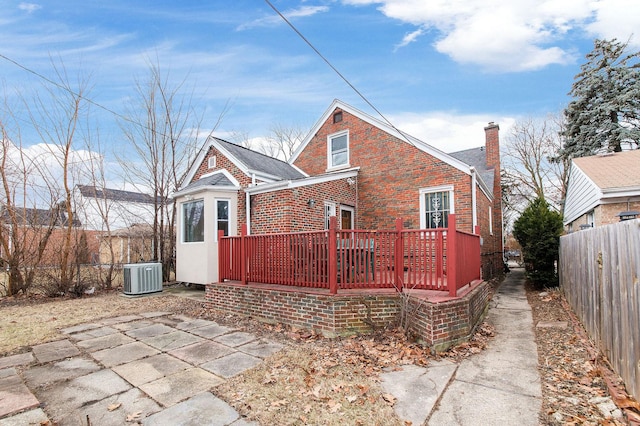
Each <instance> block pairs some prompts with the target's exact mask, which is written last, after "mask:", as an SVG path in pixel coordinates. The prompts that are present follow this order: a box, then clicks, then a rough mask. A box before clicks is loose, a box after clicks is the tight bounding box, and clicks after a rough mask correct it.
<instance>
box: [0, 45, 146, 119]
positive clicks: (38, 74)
mask: <svg viewBox="0 0 640 426" xmlns="http://www.w3.org/2000/svg"><path fill="white" fill-rule="evenodd" d="M0 58H2V59H4V60H6V61H8V62H11V63H12V64H14V65H15V66H17V67H19V68H22V69H23V70H25V71H27V72H28V73H31V74H33V75H35V76H36V77H38V78H41V79H42V80H44V81H46V82H47V83H49V84H52V85H54V86H56V87H57V88H58V89H62V90H65V91H67V92H69V93H71V94H72V95H73V96H75V97H77V98H80V99H84V100H85V101H87V102H89V103H90V104H91V105H95V106H97V107H98V108H100V109H103V110H105V111H107V112H109V113H111V114H113V115H115V116H116V117H119V118H121V119H123V120H126V121H128V122H129V123H132V124H135V125H138V126H141V127H143V128H145V129H147V130H151V129H149V128H148V127H146V126H145V125H143V124H141V123H138V122H136V121H133V120H132V119H130V118H129V117H127V116H124V115H122V114H120V113H119V112H116V111H114V110H112V109H110V108H107V107H106V106H104V105H102V104H99V103H98V102H95V101H93V100H91V99H90V98H87V97H84V96H82V95H81V94H79V93H76V92H74V91H73V90H71V89H70V88H68V87H66V86H64V85H62V84H60V83H58V82H56V81H53V80H51V79H50V78H49V77H46V76H44V75H42V74H40V73H39V72H37V71H35V70H32V69H31V68H28V67H26V66H24V65H22V64H21V63H19V62H17V61H15V60H13V59H11V58H9V57H7V56H5V55H3V54H2V53H0ZM152 131H153V130H152Z"/></svg>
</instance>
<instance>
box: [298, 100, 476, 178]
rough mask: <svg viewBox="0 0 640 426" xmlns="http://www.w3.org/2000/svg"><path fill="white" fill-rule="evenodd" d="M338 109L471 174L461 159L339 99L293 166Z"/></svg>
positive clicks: (313, 130) (308, 138) (304, 143)
mask: <svg viewBox="0 0 640 426" xmlns="http://www.w3.org/2000/svg"><path fill="white" fill-rule="evenodd" d="M336 108H340V109H341V110H343V111H346V112H347V113H349V114H351V115H353V116H356V117H358V118H359V119H360V120H362V121H365V122H367V123H369V124H370V125H372V126H374V127H377V128H378V129H380V130H382V131H383V132H386V133H388V134H390V135H392V136H395V137H396V138H398V139H400V140H401V141H404V142H406V143H408V144H410V145H413V146H414V147H416V148H418V149H419V150H421V151H423V152H425V153H427V154H429V155H431V156H433V157H435V158H437V159H438V160H440V161H442V162H444V163H446V164H449V165H450V166H452V167H454V168H456V169H458V170H460V171H462V172H464V173H466V174H471V169H470V166H469V164H466V163H464V162H462V161H460V160H459V159H457V158H455V157H453V156H451V155H449V154H447V153H445V152H443V151H440V150H439V149H437V148H435V147H433V146H431V145H429V144H427V143H425V142H423V141H421V140H420V139H418V138H415V137H413V136H411V135H409V134H407V133H405V132H402V131H400V130H398V129H397V128H395V127H393V126H391V125H389V124H387V123H385V122H383V121H380V120H378V119H377V118H374V117H372V116H370V115H368V114H366V113H364V112H362V111H360V110H359V109H356V108H354V107H352V106H350V105H347V104H345V103H344V102H342V101H340V100H338V99H334V101H333V102H332V103H331V105H330V106H329V108H327V110H326V111H325V112H324V114H322V116H321V117H320V119H319V120H318V121H317V122H316V124H314V125H313V127H312V128H311V130H310V131H309V133H308V134H307V136H306V137H305V138H304V139H303V140H302V143H301V144H300V146H298V148H297V149H296V151H295V152H294V153H293V155H292V156H291V158H290V159H289V163H290V164H293V163H294V162H295V160H296V159H297V158H298V156H299V155H300V153H301V152H302V151H304V149H305V147H306V146H307V144H309V142H310V141H311V139H313V137H314V136H315V134H316V133H317V132H318V130H320V128H321V127H322V126H323V125H324V123H325V122H326V121H327V120H328V119H329V117H331V115H332V114H333V111H335V109H336Z"/></svg>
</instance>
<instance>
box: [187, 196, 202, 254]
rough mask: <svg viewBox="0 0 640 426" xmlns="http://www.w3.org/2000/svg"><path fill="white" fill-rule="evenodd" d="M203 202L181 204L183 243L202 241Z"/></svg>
mask: <svg viewBox="0 0 640 426" xmlns="http://www.w3.org/2000/svg"><path fill="white" fill-rule="evenodd" d="M203 211H204V200H196V201H189V202H186V203H183V204H182V221H183V227H182V230H183V241H184V242H185V243H195V242H201V241H204V214H203Z"/></svg>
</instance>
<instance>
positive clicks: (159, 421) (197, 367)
mask: <svg viewBox="0 0 640 426" xmlns="http://www.w3.org/2000/svg"><path fill="white" fill-rule="evenodd" d="M62 332H63V334H65V335H66V336H67V338H66V339H62V340H58V341H55V342H48V343H43V344H41V345H37V346H34V347H33V348H32V351H31V352H27V353H23V354H19V355H12V356H8V357H4V358H0V426H10V425H27V424H35V425H38V424H41V423H42V422H46V421H47V420H49V421H52V422H54V423H56V424H59V425H63V426H64V425H86V424H88V422H90V424H92V425H107V426H109V425H122V424H128V422H140V423H142V424H145V425H168V424H182V425H202V424H215V425H234V426H240V425H249V424H252V423H250V422H246V421H245V420H244V419H242V418H241V417H240V415H239V414H238V413H237V412H236V411H235V410H234V409H233V408H232V407H231V406H229V405H228V404H227V403H226V402H224V401H222V400H220V399H219V398H217V397H216V396H215V395H213V394H212V393H211V390H212V388H214V387H215V386H217V385H219V384H220V383H223V382H224V381H225V380H226V379H228V378H230V377H233V376H235V375H237V374H239V373H241V372H243V371H245V370H247V369H249V368H253V367H255V366H256V365H258V364H259V363H261V362H262V361H263V359H264V358H265V357H267V356H269V355H271V354H273V353H275V352H277V351H279V350H280V349H282V345H281V344H280V343H277V342H273V341H268V340H264V339H260V338H258V337H257V336H255V335H253V334H251V333H246V332H240V331H238V330H235V329H233V328H229V327H225V326H222V325H219V324H217V323H215V322H213V321H207V320H203V319H194V318H189V317H185V316H181V315H171V314H169V313H166V312H147V313H143V314H140V315H127V316H122V317H117V318H109V319H105V320H101V321H96V322H92V323H88V324H80V325H77V326H74V327H69V328H67V329H64V330H62Z"/></svg>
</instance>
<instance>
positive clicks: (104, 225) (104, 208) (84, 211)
mask: <svg viewBox="0 0 640 426" xmlns="http://www.w3.org/2000/svg"><path fill="white" fill-rule="evenodd" d="M85 147H86V150H87V151H88V152H90V153H92V154H91V155H89V156H88V158H87V160H86V162H85V165H86V169H85V172H86V174H87V176H86V180H85V179H83V181H85V182H89V183H90V185H87V186H86V189H87V190H88V191H90V192H91V193H92V194H91V195H92V199H93V200H95V202H93V203H91V205H90V206H87V205H79V204H80V202H79V201H78V200H75V211H76V214H79V215H82V216H83V217H82V218H81V220H82V221H83V223H84V225H85V227H92V228H97V230H98V231H99V232H100V241H101V244H100V247H99V252H100V254H101V253H102V249H103V248H106V250H107V260H108V261H107V263H106V265H104V266H105V267H103V265H101V267H100V268H98V280H99V281H100V284H101V285H102V286H103V287H105V288H111V287H112V285H113V281H114V279H115V266H116V263H118V262H117V261H116V253H115V250H114V247H113V244H112V236H113V232H112V228H111V218H112V217H113V215H114V214H115V212H114V211H113V210H114V209H113V207H114V206H113V202H112V200H111V199H110V198H109V197H108V196H107V192H106V191H104V190H100V189H104V188H106V187H107V177H106V170H105V165H104V154H103V150H102V146H101V144H100V139H99V138H97V139H95V140H92V139H91V138H86V139H85ZM77 189H78V192H80V188H77ZM78 198H82V199H83V197H78ZM89 210H91V211H89ZM93 214H97V216H98V222H99V223H90V222H92V220H91V219H90V217H91V216H92V215H93ZM102 242H106V244H102ZM100 263H102V262H100Z"/></svg>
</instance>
